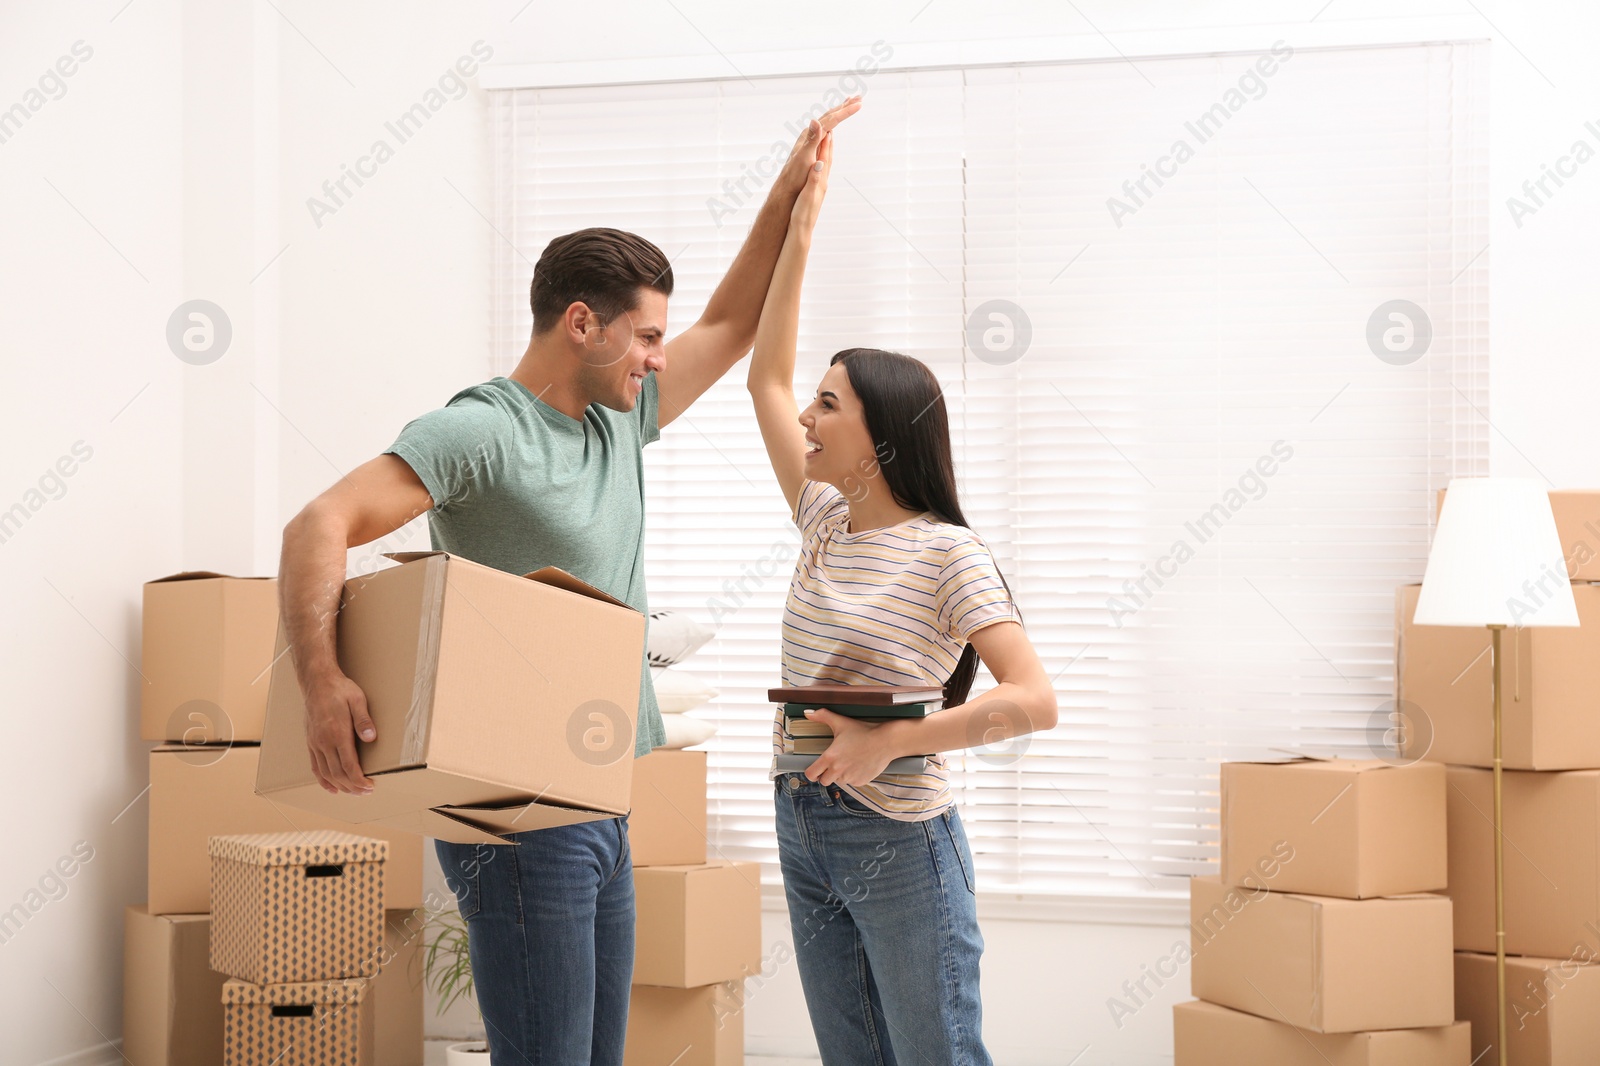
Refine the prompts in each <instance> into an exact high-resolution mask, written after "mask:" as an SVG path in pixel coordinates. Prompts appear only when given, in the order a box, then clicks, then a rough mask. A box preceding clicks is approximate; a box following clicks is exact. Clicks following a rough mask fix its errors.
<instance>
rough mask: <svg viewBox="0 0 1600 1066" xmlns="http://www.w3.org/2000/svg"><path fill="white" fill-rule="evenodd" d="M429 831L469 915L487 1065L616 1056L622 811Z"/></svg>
mask: <svg viewBox="0 0 1600 1066" xmlns="http://www.w3.org/2000/svg"><path fill="white" fill-rule="evenodd" d="M507 839H508V840H510V841H512V843H511V844H509V845H493V844H452V843H449V842H448V841H444V840H439V841H435V847H436V848H437V850H438V855H439V865H441V866H442V867H444V875H445V880H446V882H447V883H448V884H449V886H450V891H451V892H453V893H454V894H455V897H456V899H457V901H458V903H459V904H460V907H461V915H462V917H463V918H465V919H466V921H467V942H468V945H469V947H470V949H471V952H472V976H473V984H474V987H475V990H476V992H477V996H478V1006H479V1009H480V1010H481V1011H482V1012H483V1022H484V1028H485V1031H486V1032H487V1034H488V1037H489V1057H490V1058H492V1059H493V1060H494V1066H581V1064H584V1063H588V1064H591V1066H621V1064H622V1042H623V1036H624V1034H625V1032H626V1030H627V1024H628V987H629V984H630V982H631V980H632V977H633V930H634V926H633V922H634V908H633V859H632V854H631V852H630V851H629V850H628V820H627V818H626V817H622V818H608V819H605V820H602V821H597V822H584V823H581V824H579V825H564V826H557V827H554V828H551V829H539V830H535V831H533V832H527V833H517V834H515V835H513V836H511V837H508V838H507Z"/></svg>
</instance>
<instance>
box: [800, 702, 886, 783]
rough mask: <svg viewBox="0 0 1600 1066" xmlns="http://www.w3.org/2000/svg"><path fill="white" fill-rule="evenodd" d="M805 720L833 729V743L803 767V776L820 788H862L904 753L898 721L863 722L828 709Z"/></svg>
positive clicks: (809, 714)
mask: <svg viewBox="0 0 1600 1066" xmlns="http://www.w3.org/2000/svg"><path fill="white" fill-rule="evenodd" d="M806 717H807V718H809V719H810V720H811V721H813V722H821V723H822V724H823V725H825V726H827V727H828V728H830V729H832V730H833V743H831V744H829V745H828V750H827V751H825V752H823V753H822V754H821V755H818V756H817V758H816V761H815V762H813V763H812V764H811V765H810V766H808V767H806V771H805V773H806V776H807V777H808V778H810V779H811V780H813V781H815V782H817V783H818V784H822V785H833V784H840V785H865V784H867V783H868V782H870V781H871V780H872V779H873V778H875V777H878V776H879V775H881V774H882V773H883V769H884V767H886V766H888V765H889V762H890V760H892V759H896V758H899V757H900V756H901V755H902V754H904V751H903V750H902V749H903V744H902V743H901V740H902V736H901V734H902V731H901V729H900V728H899V726H900V725H901V724H902V723H899V722H863V721H861V720H860V719H857V718H847V717H845V716H844V715H842V714H835V713H834V712H833V711H830V710H827V709H825V708H824V709H820V710H813V711H807V712H806Z"/></svg>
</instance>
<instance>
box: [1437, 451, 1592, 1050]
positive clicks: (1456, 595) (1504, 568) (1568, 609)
mask: <svg viewBox="0 0 1600 1066" xmlns="http://www.w3.org/2000/svg"><path fill="white" fill-rule="evenodd" d="M1413 621H1414V622H1415V624H1416V625H1419V626H1487V627H1488V628H1489V640H1490V649H1491V650H1490V657H1491V663H1492V670H1493V674H1494V682H1493V690H1492V701H1493V704H1494V712H1493V713H1494V955H1495V1004H1496V1008H1497V1011H1498V1025H1499V1027H1498V1030H1497V1031H1496V1033H1495V1046H1496V1047H1497V1048H1498V1049H1499V1052H1500V1066H1506V913H1505V862H1504V849H1503V834H1502V821H1501V815H1500V776H1501V766H1500V693H1501V680H1500V635H1501V632H1502V631H1503V630H1505V629H1506V628H1507V627H1508V626H1509V627H1511V628H1512V629H1513V630H1516V629H1520V628H1522V627H1524V626H1575V625H1577V624H1578V609H1577V606H1576V604H1575V603H1574V602H1573V599H1572V585H1571V584H1570V583H1569V582H1568V580H1567V567H1566V561H1565V560H1564V559H1563V558H1562V554H1561V538H1560V537H1559V536H1557V534H1556V521H1555V516H1554V515H1553V514H1552V512H1551V510H1550V495H1549V493H1548V491H1546V489H1545V488H1544V486H1543V485H1541V484H1540V483H1539V482H1537V481H1534V480H1533V479H1531V478H1501V477H1485V478H1456V479H1455V480H1453V481H1451V482H1450V488H1449V490H1448V491H1447V492H1446V493H1445V496H1444V508H1443V509H1442V510H1441V511H1440V512H1439V526H1438V528H1437V529H1436V530H1434V534H1433V548H1432V549H1431V550H1430V551H1429V552H1428V569H1427V573H1426V574H1425V575H1424V576H1423V579H1422V592H1421V593H1420V595H1418V597H1417V612H1416V615H1415V617H1414V619H1413ZM1422 711H1423V713H1424V714H1426V713H1427V708H1426V707H1424V708H1422Z"/></svg>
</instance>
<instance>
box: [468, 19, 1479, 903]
mask: <svg viewBox="0 0 1600 1066" xmlns="http://www.w3.org/2000/svg"><path fill="white" fill-rule="evenodd" d="M1266 55H1267V56H1268V57H1269V58H1270V62H1268V61H1264V60H1263V59H1262V57H1261V56H1258V55H1257V54H1232V55H1219V56H1205V57H1176V58H1170V59H1141V60H1138V61H1137V67H1134V66H1133V65H1132V64H1130V63H1128V62H1124V61H1116V62H1098V61H1097V62H1080V63H1063V64H1040V65H1027V66H1006V67H985V68H968V69H945V70H913V71H887V70H880V71H877V72H876V73H874V74H871V75H870V76H867V77H865V78H864V79H863V80H864V81H865V82H866V83H867V85H868V91H867V98H866V108H865V109H864V110H863V111H862V113H861V114H860V115H858V116H856V117H855V118H853V119H851V120H850V122H849V124H848V125H847V126H846V127H845V128H844V129H843V131H842V132H841V135H840V139H839V145H838V149H837V163H836V166H835V169H834V173H833V179H832V182H831V186H830V191H829V195H828V203H827V205H826V207H825V209H824V213H823V219H822V222H821V224H820V225H819V227H818V232H817V236H816V240H815V243H814V246H813V251H812V256H811V266H810V270H809V272H808V277H807V283H806V291H805V304H804V309H803V318H802V324H801V331H800V353H801V354H800V361H799V373H798V380H797V384H796V391H797V394H798V395H799V396H800V397H801V399H802V402H804V399H805V398H806V397H808V396H809V395H810V393H811V392H812V390H813V389H814V387H815V384H816V382H817V380H818V379H819V378H820V377H821V375H822V371H823V369H824V368H825V366H826V363H827V359H828V357H829V356H830V355H831V354H832V353H833V352H835V351H837V350H839V349H841V348H845V347H850V346H875V347H884V348H890V349H894V350H898V351H903V352H907V353H909V354H912V355H915V356H917V357H918V358H921V359H923V360H924V361H926V362H927V363H928V364H929V365H930V366H931V367H932V368H933V369H934V371H935V372H936V373H937V374H938V376H939V377H940V379H941V381H942V382H943V383H944V386H945V389H946V397H947V402H948V404H949V407H950V411H951V417H952V430H953V434H954V437H955V442H956V460H957V466H958V471H959V474H960V476H961V487H962V492H963V504H964V507H965V509H966V512H967V515H968V517H969V519H970V520H971V521H972V522H973V524H974V526H975V528H977V529H978V530H979V532H981V533H982V534H983V535H984V537H985V538H986V539H987V540H988V542H989V543H990V545H991V546H992V547H993V548H994V550H995V553H996V556H997V558H998V560H999V562H1000V565H1001V567H1002V568H1003V570H1004V571H1005V573H1006V575H1007V578H1008V580H1009V581H1010V583H1011V586H1012V588H1013V589H1014V590H1015V592H1016V594H1017V597H1018V600H1019V603H1020V604H1021V607H1022V610H1023V612H1024V616H1025V620H1026V622H1027V626H1028V630H1029V633H1030V635H1031V637H1032V639H1033V641H1034V643H1035V645H1036V646H1037V647H1038V649H1039V652H1040V654H1041V656H1042V657H1043V659H1044V661H1045V665H1046V668H1047V670H1048V672H1049V673H1050V674H1051V675H1052V676H1053V677H1054V684H1055V687H1056V691H1057V693H1058V697H1059V701H1060V706H1061V724H1060V725H1059V726H1058V727H1057V728H1056V729H1055V730H1053V731H1051V732H1050V733H1048V734H1041V735H1036V736H1032V737H1029V738H1027V739H1026V740H1025V741H1023V742H1016V743H1012V744H1010V745H1005V746H1003V747H1002V748H1000V749H997V750H995V751H990V752H986V753H982V754H968V755H966V756H958V757H956V758H954V759H953V760H952V762H953V766H954V767H955V768H956V769H955V772H954V774H953V784H954V785H955V787H956V789H957V794H958V797H959V801H960V804H961V811H962V817H963V819H964V820H965V823H966V827H967V831H968V835H969V838H970V840H971V843H972V847H973V851H974V854H975V860H976V862H977V865H978V871H979V882H980V885H981V886H982V889H983V890H984V891H986V892H996V893H1002V892H1003V893H1015V894H1022V895H1041V896H1046V895H1048V896H1069V897H1084V896H1092V897H1108V896H1109V897H1124V896H1155V897H1164V896H1170V895H1173V894H1176V893H1178V892H1180V891H1181V890H1182V889H1183V887H1184V885H1183V882H1182V880H1181V878H1183V877H1185V876H1187V875H1190V874H1193V873H1199V872H1204V871H1205V870H1206V869H1207V868H1208V864H1210V863H1212V862H1213V861H1214V859H1215V854H1216V836H1217V817H1216V806H1217V803H1216V776H1217V763H1218V762H1219V761H1221V760H1226V759H1239V758H1261V757H1272V756H1273V753H1274V752H1293V751H1306V752H1313V753H1318V754H1345V755H1357V756H1362V757H1368V756H1370V755H1371V754H1372V753H1378V754H1382V753H1384V752H1385V751H1386V750H1387V749H1386V748H1385V743H1386V741H1387V740H1388V739H1389V733H1388V730H1389V729H1390V727H1391V726H1390V722H1389V719H1388V716H1387V710H1388V708H1387V707H1386V706H1385V701H1386V700H1388V699H1389V698H1390V696H1391V692H1392V677H1393V657H1392V632H1391V631H1392V615H1393V606H1392V605H1393V590H1394V586H1395V585H1397V584H1400V583H1403V582H1406V581H1414V580H1418V579H1419V578H1420V576H1421V573H1422V569H1423V564H1424V561H1425V559H1426V554H1427V546H1428V535H1429V527H1430V523H1431V507H1432V499H1433V495H1432V493H1433V490H1435V489H1437V488H1438V487H1440V486H1442V485H1443V484H1444V483H1445V481H1446V480H1448V478H1449V477H1452V476H1463V475H1473V474H1484V473H1487V467H1488V431H1489V427H1488V425H1487V423H1486V421H1485V415H1484V412H1486V411H1487V369H1488V358H1487V343H1488V318H1487V316H1488V292H1487V280H1488V258H1489V257H1488V255H1487V252H1486V248H1487V243H1488V217H1487V151H1486V142H1485V138H1486V133H1485V130H1486V116H1487V109H1486V106H1485V102H1484V92H1485V88H1484V85H1485V80H1486V79H1485V70H1484V64H1485V62H1486V60H1485V56H1484V52H1483V46H1481V45H1472V44H1430V45H1417V46H1404V47H1384V48H1365V49H1330V50H1318V51H1294V50H1292V49H1288V48H1287V47H1284V46H1280V47H1279V49H1278V50H1277V54H1273V53H1266ZM1267 68H1270V73H1265V72H1264V71H1265V70H1266V69H1267ZM841 86H842V87H843V88H845V89H848V88H849V84H848V82H842V81H841V78H840V77H839V76H837V75H818V76H814V77H781V78H763V79H757V80H751V81H745V80H740V79H734V80H718V81H704V82H681V83H672V84H651V85H617V86H603V87H586V88H561V89H517V90H506V91H498V92H495V93H493V94H491V96H492V101H493V103H492V119H493V126H492V129H493V138H494V148H495V153H496V202H495V210H494V221H495V226H496V229H497V230H498V232H499V234H500V238H501V239H500V240H499V241H498V242H497V246H496V247H497V251H496V259H495V264H494V267H495V293H494V307H493V314H494V338H495V345H496V348H495V351H496V356H495V358H496V363H495V366H494V370H495V372H497V373H505V372H506V371H508V370H509V369H510V368H511V367H512V366H513V365H514V363H515V360H516V358H517V356H518V355H520V353H521V351H522V350H523V348H524V347H525V345H526V343H527V337H528V335H529V331H530V329H531V319H530V315H529V310H528V305H527V288H528V282H529V279H530V276H531V272H532V265H533V263H534V262H535V261H536V260H537V258H538V254H539V252H540V250H542V248H543V247H544V244H545V243H546V242H547V241H548V240H549V239H550V238H552V237H554V236H556V235H558V234H561V233H565V232H569V231H571V230H574V229H578V228H582V227H584V226H589V225H609V226H616V227H619V228H623V229H629V230H633V231H636V232H638V233H640V234H642V235H644V236H646V237H648V238H650V239H651V240H653V241H655V242H656V243H657V244H658V245H660V247H661V248H662V249H664V250H665V252H666V253H667V255H668V256H670V257H671V258H672V260H673V265H674V273H675V275H676V278H677V291H676V293H675V294H674V296H673V299H672V302H671V307H672V311H671V320H670V330H671V332H677V331H680V330H682V329H683V328H685V327H686V326H687V325H689V324H690V322H691V321H692V315H694V314H696V313H698V311H699V309H700V308H702V307H703V306H704V304H705V301H706V299H707V298H708V296H709V294H710V292H711V290H712V288H713V287H714V286H715V284H716V283H717V281H718V280H719V278H720V277H721V274H722V272H723V271H724V270H725V269H726V268H727V265H728V263H729V262H730V261H731V259H732V257H733V255H734V253H735V252H736V251H737V249H738V246H739V243H740V242H741V240H742V239H743V236H744V234H745V232H746V230H747V228H748V226H749V224H750V221H751V220H752V219H753V217H754V215H755V211H756V208H757V206H758V203H759V200H760V197H761V196H762V195H764V192H765V188H766V185H767V184H768V183H769V182H770V178H771V176H772V174H773V173H774V172H775V169H774V168H775V167H776V166H777V165H778V164H780V163H781V160H782V157H783V154H784V151H786V149H787V146H788V145H789V144H790V143H791V142H792V141H793V139H794V134H795V131H796V130H797V129H798V128H799V125H800V123H801V121H802V118H803V116H804V115H806V114H807V112H808V110H809V109H810V108H811V107H812V106H813V105H826V104H831V103H832V102H835V101H836V98H837V97H838V96H840V95H842V93H841V92H840V89H841ZM1180 146H1182V147H1180ZM1185 148H1186V149H1187V150H1185ZM1141 179H1142V181H1141ZM1157 179H1159V181H1158V180H1157ZM1395 300H1406V301H1410V302H1411V303H1412V304H1415V305H1416V306H1417V307H1419V308H1421V309H1423V314H1424V315H1425V316H1426V327H1425V328H1426V329H1427V330H1431V339H1430V340H1429V341H1428V346H1427V348H1426V352H1425V354H1422V355H1421V356H1420V357H1416V358H1413V357H1412V356H1410V355H1407V354H1406V353H1405V352H1404V351H1401V352H1399V353H1396V352H1395V351H1394V350H1392V349H1391V348H1389V347H1385V346H1384V344H1383V343H1382V342H1381V338H1382V337H1383V335H1384V333H1383V331H1384V330H1391V331H1392V330H1396V329H1398V330H1400V331H1401V332H1399V333H1394V332H1391V333H1390V334H1389V338H1390V342H1391V344H1399V345H1401V346H1402V347H1403V346H1404V342H1405V340H1406V334H1405V332H1404V331H1405V330H1406V329H1407V328H1410V329H1411V330H1412V331H1413V332H1412V337H1413V340H1412V344H1413V345H1416V344H1417V341H1416V339H1415V338H1416V337H1417V336H1420V333H1418V332H1417V328H1418V327H1419V326H1420V325H1421V319H1419V318H1418V317H1417V315H1416V314H1415V313H1412V314H1410V316H1409V319H1407V318H1401V319H1391V318H1389V317H1388V315H1387V312H1384V311H1381V308H1383V307H1384V306H1385V305H1388V304H1390V302H1391V301H1395ZM1402 310H1403V309H1402ZM1374 323H1376V325H1374ZM1369 335H1370V336H1371V337H1372V338H1379V339H1378V340H1376V341H1375V340H1372V339H1369ZM969 338H970V339H969ZM1024 339H1026V347H1023V343H1022V342H1023V340H1024ZM645 456H646V468H647V476H648V509H647V516H648V517H647V522H646V567H647V571H646V572H647V575H648V577H649V587H650V596H651V605H652V608H653V609H672V610H679V611H685V612H688V613H690V614H692V615H694V616H696V617H698V618H700V619H702V620H703V621H706V622H708V623H711V624H713V625H714V626H715V627H716V630H717V635H716V638H715V639H714V640H713V641H712V642H711V643H710V644H708V645H707V646H706V647H705V648H704V649H702V650H701V651H700V652H699V653H698V654H697V655H695V656H694V657H693V658H692V659H690V660H689V661H688V662H687V663H685V664H683V665H682V666H680V667H677V668H676V669H680V670H687V671H689V672H692V673H694V674H695V675H697V676H699V677H702V678H704V679H705V680H706V681H708V682H710V683H711V684H712V685H713V686H715V687H716V688H717V689H718V690H720V693H721V695H720V696H719V698H718V699H717V700H716V701H714V702H713V703H712V704H710V705H709V706H707V707H705V708H703V709H701V710H698V711H696V712H694V713H695V714H696V715H697V716H703V717H707V718H709V719H711V720H713V721H715V722H716V724H717V726H718V733H717V736H716V737H715V738H713V740H712V741H711V742H710V743H709V745H708V747H709V750H710V767H711V770H710V772H711V796H710V807H711V817H710V837H711V845H712V847H713V849H714V852H715V853H717V854H721V855H723V856H727V857H730V858H739V859H755V860H760V861H762V862H764V863H766V864H767V866H766V877H767V878H768V879H769V880H773V881H775V880H777V876H778V875H777V870H776V862H775V858H776V843H775V840H774V837H773V828H772V798H771V785H770V784H769V783H768V782H767V780H766V769H767V763H768V754H767V752H768V744H769V722H770V717H771V708H770V705H768V704H767V702H766V700H765V690H766V689H767V688H768V687H769V686H770V685H772V684H774V683H776V681H777V669H778V643H779V624H780V617H781V612H782V606H783V600H784V595H785V592H786V589H787V584H788V578H789V574H790V571H791V569H792V566H793V561H794V557H795V550H796V535H795V533H794V531H793V528H792V527H791V526H790V524H789V522H788V518H787V514H786V512H785V508H784V505H783V501H782V498H781V496H780V494H779V493H778V491H777V488H776V485H775V484H774V483H773V481H772V478H771V473H770V471H769V469H768V467H767V463H766V458H765V453H764V451H763V450H762V446H761V442H760V437H759V435H758V433H757V430H756V426H755V421H754V418H753V416H752V414H751V412H750V406H749V401H748V397H747V394H746V393H745V390H744V368H743V366H742V365H741V366H740V367H739V368H736V369H735V370H734V371H733V372H732V373H731V374H730V375H729V376H728V377H727V378H726V379H725V380H724V381H722V382H721V383H719V384H718V385H716V386H715V387H713V389H712V390H711V391H710V392H709V393H707V394H706V396H705V397H703V398H702V399H701V400H700V401H699V402H698V403H697V404H696V405H695V406H694V407H693V408H692V409H691V410H690V411H689V412H688V414H686V415H685V416H683V417H682V418H680V419H679V420H678V421H677V422H676V423H674V424H673V425H672V426H670V427H669V428H668V429H667V431H666V433H665V434H664V436H663V438H662V440H661V441H660V442H659V443H657V444H655V445H652V446H651V447H650V448H648V449H646V453H645ZM990 683H992V682H991V681H990V679H989V678H988V677H987V675H982V676H981V677H980V681H979V683H978V684H979V688H978V689H976V690H977V691H981V688H982V687H983V686H987V685H988V684H990Z"/></svg>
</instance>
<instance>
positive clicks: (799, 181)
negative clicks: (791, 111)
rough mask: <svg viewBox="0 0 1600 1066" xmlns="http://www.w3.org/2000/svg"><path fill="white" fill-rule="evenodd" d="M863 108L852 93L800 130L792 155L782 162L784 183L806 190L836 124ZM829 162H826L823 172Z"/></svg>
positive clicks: (858, 99)
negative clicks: (823, 147)
mask: <svg viewBox="0 0 1600 1066" xmlns="http://www.w3.org/2000/svg"><path fill="white" fill-rule="evenodd" d="M860 110H861V97H859V96H852V97H850V99H848V100H846V101H845V102H844V103H842V104H840V105H839V106H838V107H836V108H834V109H833V110H831V111H827V112H824V113H823V115H822V116H821V117H820V118H814V119H812V120H811V121H810V122H809V123H807V124H806V128H805V129H803V130H801V131H800V136H799V137H797V138H795V142H794V147H793V148H792V149H790V151H789V158H788V160H787V161H785V162H784V164H783V173H782V174H781V175H779V180H780V181H782V182H783V183H784V186H785V187H786V188H788V189H791V190H793V191H794V192H795V193H797V194H798V193H799V192H800V191H801V190H802V189H804V188H805V187H806V185H807V183H808V181H809V180H810V177H811V175H812V174H813V173H815V170H814V168H815V166H816V164H817V159H818V153H819V152H820V151H821V150H822V146H823V144H824V143H825V142H827V141H828V135H829V134H830V133H832V132H833V129H834V127H835V126H837V125H838V124H839V123H841V122H843V121H844V120H845V119H847V118H849V117H850V116H851V115H853V114H855V113H856V112H857V111H860ZM826 169H827V164H826V163H824V172H826Z"/></svg>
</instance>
